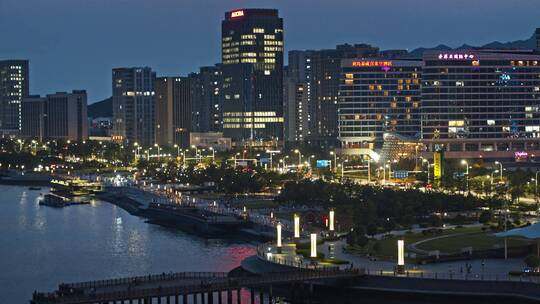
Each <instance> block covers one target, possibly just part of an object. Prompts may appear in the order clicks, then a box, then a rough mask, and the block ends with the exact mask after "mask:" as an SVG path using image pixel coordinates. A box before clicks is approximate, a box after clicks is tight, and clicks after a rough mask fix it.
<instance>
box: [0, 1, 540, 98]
mask: <svg viewBox="0 0 540 304" xmlns="http://www.w3.org/2000/svg"><path fill="white" fill-rule="evenodd" d="M243 7H250V8H254V7H262V8H278V9H279V10H280V15H281V16H282V17H283V18H284V23H285V48H286V51H288V50H291V49H307V48H312V49H319V48H331V47H333V46H334V45H336V44H338V43H345V42H348V43H362V42H364V43H370V44H373V45H376V46H379V47H381V48H383V49H387V48H409V49H414V48H416V47H419V46H428V47H429V46H435V45H437V44H440V43H444V44H447V45H450V46H454V47H455V46H459V45H461V44H463V43H468V44H472V45H480V44H484V43H488V42H491V41H494V40H499V41H511V40H518V39H526V38H529V37H530V36H531V35H532V33H533V31H534V28H536V27H540V1H539V0H446V1H445V0H283V1H226V0H0V59H6V58H21V59H29V60H30V73H31V77H30V82H31V93H32V94H45V93H50V92H56V91H70V90H72V89H87V90H88V94H89V102H94V101H97V100H100V99H103V98H106V97H109V96H110V95H111V83H110V82H111V68H113V67H119V66H150V67H152V68H153V69H154V70H156V71H157V73H158V75H185V74H187V73H189V72H192V71H196V70H197V69H198V67H200V66H203V65H212V64H214V63H217V62H219V60H220V29H221V20H222V19H223V14H224V12H225V11H227V10H231V9H235V8H243Z"/></svg>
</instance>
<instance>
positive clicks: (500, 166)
mask: <svg viewBox="0 0 540 304" xmlns="http://www.w3.org/2000/svg"><path fill="white" fill-rule="evenodd" d="M495 165H499V172H500V174H501V175H500V177H501V180H502V173H503V167H502V163H501V162H499V161H495Z"/></svg>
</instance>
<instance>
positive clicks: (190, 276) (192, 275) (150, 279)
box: [59, 272, 227, 290]
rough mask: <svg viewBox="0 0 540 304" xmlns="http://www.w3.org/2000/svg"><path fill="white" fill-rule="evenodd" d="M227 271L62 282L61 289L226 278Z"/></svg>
mask: <svg viewBox="0 0 540 304" xmlns="http://www.w3.org/2000/svg"><path fill="white" fill-rule="evenodd" d="M226 277H227V273H226V272H176V273H162V274H153V275H147V276H134V277H127V278H117V279H107V280H98V281H87V282H77V283H69V284H60V286H59V287H60V288H59V289H61V290H62V289H69V288H97V287H106V286H114V285H122V284H132V283H137V284H139V283H147V282H159V281H171V280H178V279H201V278H205V279H206V278H226Z"/></svg>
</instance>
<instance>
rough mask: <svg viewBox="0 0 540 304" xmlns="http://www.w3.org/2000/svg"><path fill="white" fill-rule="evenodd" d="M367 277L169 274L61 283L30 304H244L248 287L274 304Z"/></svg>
mask: <svg viewBox="0 0 540 304" xmlns="http://www.w3.org/2000/svg"><path fill="white" fill-rule="evenodd" d="M362 275H363V273H362V271H361V270H358V269H354V270H353V269H351V270H339V269H337V268H320V269H316V270H305V269H304V270H292V271H287V272H278V273H265V274H261V275H250V276H239V277H231V276H230V275H229V274H228V273H223V272H181V273H169V274H166V273H164V274H160V275H149V276H138V277H129V278H120V279H111V280H103V281H90V282H81V283H72V284H60V285H59V286H58V290H56V291H54V292H51V293H35V294H34V295H33V297H32V300H31V301H30V303H32V304H90V303H100V304H103V303H130V304H133V303H137V304H150V303H160V304H161V303H167V304H171V303H174V304H180V303H182V304H187V303H204V304H206V303H209V304H213V303H225V304H233V303H237V304H241V303H242V300H241V297H240V290H241V289H247V290H248V291H249V294H250V300H251V301H250V303H256V299H257V300H258V303H272V299H273V298H274V287H275V286H276V287H277V286H281V287H283V286H287V287H289V288H293V286H295V285H296V284H303V283H306V282H314V281H319V282H320V281H325V280H336V279H350V278H355V277H359V276H362ZM293 289H294V288H293ZM302 290H303V289H302ZM312 290H313V289H312V288H311V289H308V290H307V291H306V292H308V293H309V292H311V291H312ZM233 296H234V297H233ZM233 299H234V300H235V301H233ZM305 299H309V297H305Z"/></svg>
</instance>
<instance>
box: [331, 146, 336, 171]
mask: <svg viewBox="0 0 540 304" xmlns="http://www.w3.org/2000/svg"><path fill="white" fill-rule="evenodd" d="M330 155H334V171H335V170H336V168H337V155H336V152H334V151H330Z"/></svg>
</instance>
